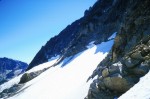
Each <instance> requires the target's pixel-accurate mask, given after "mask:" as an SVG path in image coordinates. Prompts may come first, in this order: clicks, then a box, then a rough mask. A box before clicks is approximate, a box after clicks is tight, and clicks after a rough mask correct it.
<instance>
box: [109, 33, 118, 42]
mask: <svg viewBox="0 0 150 99" xmlns="http://www.w3.org/2000/svg"><path fill="white" fill-rule="evenodd" d="M116 34H117V32H115V33H114V34H112V35H111V36H110V37H109V38H108V40H112V39H114V38H115V37H116Z"/></svg>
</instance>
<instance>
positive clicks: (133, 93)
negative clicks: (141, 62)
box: [119, 71, 150, 99]
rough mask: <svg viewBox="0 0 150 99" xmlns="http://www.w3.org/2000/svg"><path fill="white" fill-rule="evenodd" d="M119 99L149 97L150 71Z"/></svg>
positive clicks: (143, 98)
mask: <svg viewBox="0 0 150 99" xmlns="http://www.w3.org/2000/svg"><path fill="white" fill-rule="evenodd" d="M119 99H150V71H149V73H147V74H146V75H145V76H144V77H142V78H141V79H140V81H139V82H138V83H137V84H136V85H134V87H132V88H131V89H130V90H129V91H127V92H126V93H125V94H123V95H122V96H121V97H120V98H119Z"/></svg>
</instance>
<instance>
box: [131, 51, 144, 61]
mask: <svg viewBox="0 0 150 99" xmlns="http://www.w3.org/2000/svg"><path fill="white" fill-rule="evenodd" d="M131 58H133V59H137V60H143V57H142V55H141V52H140V51H136V52H135V53H133V54H132V55H131Z"/></svg>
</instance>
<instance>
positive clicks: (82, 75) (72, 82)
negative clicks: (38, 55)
mask: <svg viewBox="0 0 150 99" xmlns="http://www.w3.org/2000/svg"><path fill="white" fill-rule="evenodd" d="M89 45H90V44H89ZM112 45H113V40H110V41H108V42H103V43H101V44H99V45H93V44H92V46H91V47H89V49H87V50H85V51H83V52H80V53H78V54H76V55H75V56H71V57H68V58H66V59H64V61H62V62H61V63H60V64H58V65H57V66H55V67H51V68H50V69H48V70H47V71H45V72H43V73H42V74H41V75H39V76H38V77H36V78H34V79H33V80H31V81H29V82H27V83H26V84H25V86H24V87H23V88H22V89H20V90H23V91H21V92H19V93H18V94H17V95H15V96H13V97H11V98H10V99H84V97H85V96H86V95H87V93H88V90H89V86H90V84H91V82H92V80H90V81H89V82H86V81H87V79H88V77H89V76H90V75H91V74H92V72H93V71H94V70H95V68H96V67H97V65H98V64H99V63H100V62H101V61H102V60H103V59H104V58H105V57H106V55H107V53H108V51H109V50H110V49H111V47H112ZM56 61H57V59H55V60H53V62H52V61H49V62H47V63H44V64H41V65H39V66H36V67H35V68H33V69H31V70H30V71H28V72H33V71H37V70H40V69H42V68H43V67H49V66H51V65H52V64H54V63H55V62H56ZM64 63H65V64H64ZM62 65H64V66H62ZM19 77H20V76H19ZM19 77H16V78H14V79H12V80H11V81H12V82H13V83H18V82H19V79H20V78H19ZM15 79H16V82H15ZM13 80H14V81H13ZM7 84H10V83H5V87H6V85H7ZM10 85H12V84H10ZM10 85H9V86H10ZM3 89H4V88H3Z"/></svg>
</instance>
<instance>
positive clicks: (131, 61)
mask: <svg viewBox="0 0 150 99" xmlns="http://www.w3.org/2000/svg"><path fill="white" fill-rule="evenodd" d="M122 62H123V63H124V64H125V66H126V67H127V68H133V67H135V66H137V65H139V64H140V63H141V60H137V59H132V58H130V57H128V58H125V59H124V60H123V61H122Z"/></svg>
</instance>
